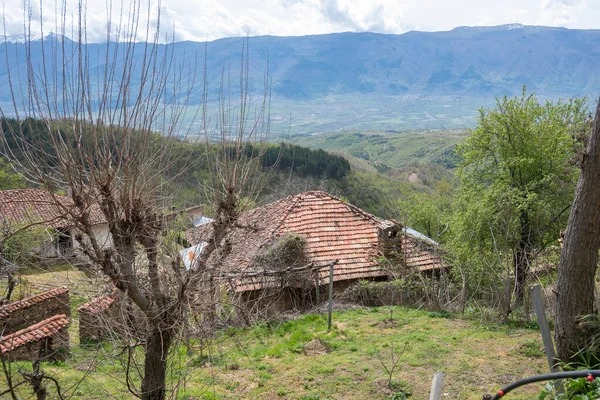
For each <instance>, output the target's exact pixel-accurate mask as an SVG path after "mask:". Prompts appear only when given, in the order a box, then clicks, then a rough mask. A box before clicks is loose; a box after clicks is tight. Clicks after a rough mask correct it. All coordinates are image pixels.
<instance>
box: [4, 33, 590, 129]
mask: <svg viewBox="0 0 600 400" xmlns="http://www.w3.org/2000/svg"><path fill="white" fill-rule="evenodd" d="M58 40H59V39H58V38H57V37H56V36H52V37H51V38H49V39H47V40H45V44H46V46H47V47H46V55H47V58H50V57H52V53H53V52H52V51H49V48H50V47H48V46H55V45H56V44H57V41H58ZM242 40H243V39H240V38H230V39H220V40H216V41H213V42H210V43H208V44H207V47H206V50H207V59H206V65H207V68H208V80H209V87H210V92H211V95H210V99H211V100H212V101H215V100H216V99H217V93H218V87H219V83H220V77H221V71H222V68H223V66H224V65H225V66H230V67H231V70H232V73H233V75H232V76H235V77H237V76H238V74H237V71H238V70H239V63H240V59H241V48H242V46H241V43H242ZM67 41H68V39H67ZM41 44H42V41H37V42H34V43H33V44H32V48H31V54H33V60H32V61H33V64H34V65H41V62H40V61H41V59H42V56H41V54H42V51H41V50H42V47H41ZM112 45H113V46H114V44H112ZM5 46H8V48H4V47H5ZM105 46H106V44H88V45H87V48H88V52H89V55H90V66H91V71H92V73H101V72H102V71H103V70H104V68H105V67H106V66H105V65H103V61H102V57H101V55H102V54H104V49H105ZM160 46H161V50H169V51H170V50H173V54H174V55H175V57H176V58H177V59H182V58H183V57H184V55H185V56H188V57H189V56H190V55H196V54H197V55H203V54H204V50H205V44H204V43H195V42H179V43H175V44H171V45H160ZM69 47H70V46H69V45H67V46H66V49H67V51H69ZM138 50H139V51H137V53H136V54H137V57H141V56H142V54H143V49H142V48H141V46H140V48H139V49H138ZM55 51H57V52H60V46H55ZM7 55H8V57H9V60H8V62H6V61H5V60H1V61H0V84H1V85H6V80H7V73H8V70H7V65H9V66H10V68H11V70H12V71H13V72H14V71H17V69H14V67H18V68H19V70H21V71H24V70H25V68H24V60H25V57H24V55H25V46H24V44H22V43H2V44H0V59H2V58H5V57H6V56H7ZM200 58H202V57H200ZM250 60H251V63H250V64H251V67H250V68H251V71H250V77H251V81H252V84H251V87H252V89H253V90H259V89H260V87H261V85H262V82H263V74H264V71H265V69H266V66H267V60H269V61H268V63H269V72H270V74H271V76H272V82H273V83H272V88H273V97H274V104H275V107H274V114H275V122H278V121H281V124H280V126H277V125H276V129H285V127H287V125H288V122H287V119H288V118H287V117H288V116H289V115H290V112H291V114H292V131H293V132H298V133H308V132H314V131H319V132H322V131H331V130H333V129H339V128H349V127H354V128H365V127H366V126H369V127H377V128H385V129H398V128H400V129H414V128H419V127H465V126H471V125H473V123H474V117H475V115H476V114H475V110H476V109H477V108H478V107H479V106H480V105H482V104H484V105H487V104H489V102H490V101H493V98H494V96H499V95H504V94H509V95H511V94H515V93H518V92H519V91H520V90H521V87H522V86H523V85H527V86H528V88H529V90H530V91H534V92H536V93H537V94H538V95H540V96H542V97H554V98H555V97H571V96H580V95H585V94H587V95H593V96H595V95H596V94H597V93H596V92H597V91H598V90H599V88H600V75H599V74H597V73H596V71H598V70H599V68H600V30H570V29H565V28H548V27H537V26H522V25H504V26H497V27H475V28H469V27H462V28H456V29H454V30H452V31H447V32H408V33H405V34H402V35H385V34H375V33H337V34H329V35H314V36H301V37H273V36H261V37H254V38H251V39H250ZM119 62H121V61H119ZM117 67H118V66H117ZM59 72H60V71H59ZM23 75H24V74H23ZM25 78H26V77H22V79H25ZM135 79H136V77H134V81H135ZM189 79H190V80H191V79H192V78H191V77H189ZM197 86H198V87H197V88H196V90H195V92H194V93H193V94H192V99H193V100H194V101H195V102H197V101H198V100H199V99H200V98H201V91H202V87H201V85H197ZM236 86H237V82H234V83H233V84H232V88H233V89H235V87H236ZM9 100H10V98H9V93H7V92H2V93H0V104H4V105H6V104H7V102H8V101H9ZM373 125H374V126H373Z"/></svg>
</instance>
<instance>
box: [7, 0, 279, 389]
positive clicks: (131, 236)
mask: <svg viewBox="0 0 600 400" xmlns="http://www.w3.org/2000/svg"><path fill="white" fill-rule="evenodd" d="M26 8H27V6H26ZM111 10H112V5H111V4H110V3H109V5H108V14H109V16H110V14H111ZM158 10H159V11H160V4H159V9H158ZM77 12H78V18H77V22H76V23H75V26H74V27H68V26H66V22H65V21H66V15H67V13H68V10H66V9H64V8H63V9H62V10H61V13H60V18H61V22H60V23H59V28H60V33H61V34H62V35H63V36H62V38H60V39H59V40H58V41H54V42H53V41H41V42H40V43H37V42H34V41H33V40H31V37H32V36H31V32H30V31H28V29H29V28H28V27H29V26H30V25H28V24H27V23H26V24H25V29H26V32H25V33H26V36H27V37H28V40H26V42H25V46H26V53H27V58H26V63H27V71H26V76H27V79H26V81H24V80H23V79H22V76H15V75H14V74H13V75H11V76H9V81H10V82H11V94H12V98H13V107H12V110H11V112H10V113H9V112H8V111H7V110H0V112H1V115H2V116H6V114H11V115H14V116H15V117H16V118H17V120H18V121H19V123H18V124H16V125H15V126H16V127H15V128H12V129H9V130H8V131H6V132H3V139H4V145H5V146H4V152H5V155H6V157H7V158H8V159H9V160H10V161H11V162H12V163H15V164H18V170H19V171H22V172H23V173H24V174H25V176H26V178H27V179H28V180H29V181H31V182H34V183H36V184H38V185H40V186H42V187H44V188H46V189H47V190H48V191H50V192H51V193H56V192H57V191H61V190H64V191H66V192H67V194H68V197H69V198H70V200H71V201H70V202H68V203H65V202H61V201H59V200H58V199H57V200H56V206H57V207H60V208H61V210H62V211H63V213H64V215H65V218H67V219H68V220H69V221H70V222H71V223H72V224H73V226H74V227H75V228H77V230H78V231H79V232H81V237H78V241H79V243H80V246H81V249H82V251H83V253H84V254H85V255H86V256H87V258H88V259H89V260H90V263H91V264H92V265H93V266H96V267H97V269H98V271H99V272H100V273H102V274H104V275H105V276H107V277H108V278H110V281H111V282H112V284H113V285H114V287H116V288H117V289H118V290H119V291H120V292H121V293H122V295H123V296H124V297H125V298H126V299H127V300H128V301H129V302H131V304H133V311H132V313H133V314H134V315H135V316H136V318H140V319H141V321H140V323H139V325H136V326H138V327H139V330H138V332H135V336H136V337H137V338H138V339H139V341H138V342H136V343H139V344H141V345H142V346H143V350H144V361H143V367H142V373H141V375H142V379H141V387H140V388H135V387H133V385H130V380H129V379H128V378H126V382H127V386H128V388H129V389H130V391H131V392H132V393H133V394H134V395H136V396H137V397H139V398H141V399H148V400H150V399H164V398H165V396H166V393H167V387H166V383H165V382H166V373H167V366H168V356H169V351H170V349H171V348H172V346H173V345H174V344H175V343H176V341H177V339H178V338H179V337H180V335H181V333H182V331H183V330H184V327H185V325H186V324H187V323H188V320H187V312H186V310H187V309H188V307H189V306H190V305H191V304H194V303H196V304H198V303H201V304H202V305H206V304H211V303H213V302H215V301H218V300H217V299H216V298H214V293H215V292H214V287H212V282H213V280H212V278H210V277H211V276H214V273H215V271H214V268H216V267H215V266H213V267H211V268H209V266H208V264H207V260H208V259H209V258H210V256H211V254H212V253H213V252H215V251H217V250H219V251H226V247H225V249H224V250H223V249H221V247H223V246H222V245H223V243H222V240H223V238H224V237H225V236H226V234H227V231H228V230H229V229H230V228H231V227H233V226H234V225H236V222H237V216H238V215H239V213H240V212H241V211H242V210H243V208H244V205H246V204H251V201H248V200H251V199H252V198H253V197H255V196H256V194H257V192H258V191H257V189H258V188H259V187H260V185H261V182H262V180H261V179H262V178H261V177H263V178H264V176H262V175H260V174H258V175H257V171H258V170H260V167H261V162H260V157H261V155H262V152H263V151H264V150H263V149H264V148H263V146H262V144H263V143H264V141H265V140H266V137H267V134H268V132H269V113H268V110H269V98H270V93H269V86H270V82H269V77H268V72H267V74H266V75H265V82H264V83H265V91H264V92H263V93H262V98H261V99H260V101H259V103H258V104H257V105H254V106H253V104H254V103H252V101H251V99H250V96H249V89H248V51H247V42H245V43H246V44H245V45H244V46H245V47H244V48H243V54H244V58H243V60H242V68H241V75H240V77H239V81H240V90H239V94H240V98H239V101H237V100H233V101H232V97H231V95H230V92H229V88H230V87H231V82H230V78H229V73H227V74H225V73H224V74H223V77H224V78H223V80H222V83H221V108H220V113H219V116H218V118H217V120H216V122H215V124H214V130H216V132H217V133H218V134H217V137H216V138H212V137H210V135H209V132H211V131H213V126H212V124H211V123H210V121H208V118H207V115H206V114H207V111H206V82H205V97H204V98H203V100H204V107H203V110H202V119H203V121H204V122H203V125H204V126H203V128H204V132H205V133H206V134H207V136H206V157H207V159H208V161H209V165H212V166H214V167H213V169H212V170H211V174H210V177H211V178H210V181H209V182H203V183H202V186H203V187H204V188H205V190H206V192H207V193H208V194H209V198H210V199H212V206H213V213H214V215H215V223H214V226H215V229H214V235H213V237H212V238H211V240H209V242H208V244H207V246H206V247H205V249H204V251H203V253H202V254H201V256H200V257H198V260H197V262H196V263H195V265H194V266H193V267H192V268H191V269H189V270H185V269H184V268H183V265H182V263H181V259H180V257H179V256H178V254H172V255H171V256H172V257H171V258H167V259H165V258H164V257H162V255H163V254H162V253H161V237H162V236H161V235H162V234H163V231H164V222H165V220H164V218H163V217H162V210H161V204H164V203H165V202H167V203H168V199H166V200H165V198H163V197H162V194H163V193H162V186H163V184H164V174H163V173H164V171H165V170H166V169H167V168H168V167H169V166H170V164H171V163H172V159H171V158H170V157H171V154H170V149H171V146H172V145H173V143H175V138H174V136H175V135H177V134H179V133H180V132H182V131H186V130H187V129H188V128H189V127H186V126H185V125H184V124H183V121H184V113H185V111H186V106H187V103H188V99H189V93H190V89H191V85H192V83H193V82H191V81H193V79H192V80H186V79H184V77H187V76H189V74H190V71H194V70H195V67H194V66H193V65H192V66H190V67H189V70H188V69H186V68H188V67H186V64H179V63H178V62H177V60H175V58H174V53H173V46H171V47H168V46H162V45H160V43H159V41H160V25H159V22H160V18H158V19H157V21H158V22H156V23H155V24H153V23H152V22H151V18H150V17H149V13H150V9H149V8H148V10H145V9H144V7H143V5H142V4H141V2H140V1H139V0H134V1H133V3H132V6H131V9H130V11H129V12H128V13H124V14H123V13H122V14H121V20H122V21H127V22H123V23H121V24H117V25H116V26H114V25H111V23H108V24H107V32H106V40H107V43H106V44H105V45H104V46H103V47H102V51H101V52H99V53H98V54H91V53H90V51H89V47H88V46H87V37H86V25H85V18H86V12H85V3H84V2H80V3H79V9H78V11H77ZM145 13H148V14H145ZM158 14H160V12H158ZM29 22H31V21H29ZM40 23H41V20H40ZM69 28H71V29H72V31H73V32H74V39H75V41H73V42H71V41H70V40H68V39H65V38H64V34H66V33H68V32H69ZM138 31H141V32H144V33H143V34H142V36H141V37H139V36H138V34H137V32H138ZM42 32H43V30H42ZM111 40H112V41H111ZM36 46H41V49H40V50H39V51H41V60H42V61H41V63H37V62H35V61H34V57H33V56H32V54H33V53H34V52H35V51H38V48H37V47H36ZM6 48H7V49H8V47H6ZM7 52H8V50H7ZM6 58H7V62H9V61H8V60H9V54H8V53H7V54H6ZM94 60H99V61H97V62H96V64H94ZM59 67H60V68H59ZM205 68H206V67H205ZM224 70H227V69H224ZM59 71H61V72H59ZM205 77H206V73H205ZM23 85H24V86H23ZM234 104H235V105H234ZM32 118H36V119H38V120H42V121H43V134H42V135H31V134H29V133H30V132H31V130H30V129H29V128H31V124H33V123H35V120H33V119H32ZM155 131H160V132H161V134H162V135H158V134H156V133H154V132H155ZM214 141H216V142H217V143H218V145H215V144H214ZM250 143H253V145H251V144H250ZM169 211H170V210H169ZM98 218H100V219H102V220H105V221H106V222H107V223H108V227H109V238H110V241H109V242H110V243H111V245H110V246H106V245H103V238H102V237H100V235H99V233H98V232H97V231H96V230H95V229H94V223H95V222H96V221H97V220H98ZM165 260H166V261H165ZM217 267H218V266H217ZM208 278H210V279H208ZM206 282H209V284H208V290H209V291H208V292H206V291H204V290H203V289H205V288H207V285H206ZM207 296H208V299H209V301H206V297H207ZM129 351H131V347H129ZM130 358H131V357H130ZM127 369H128V371H129V370H130V368H127Z"/></svg>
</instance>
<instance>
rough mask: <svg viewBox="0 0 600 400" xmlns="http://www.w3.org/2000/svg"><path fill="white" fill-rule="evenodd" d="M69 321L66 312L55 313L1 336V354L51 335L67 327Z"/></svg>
mask: <svg viewBox="0 0 600 400" xmlns="http://www.w3.org/2000/svg"><path fill="white" fill-rule="evenodd" d="M69 322H70V320H69V318H67V316H66V315H65V314H60V315H54V316H52V317H50V318H48V319H45V320H43V321H41V322H38V323H37V324H34V325H31V326H28V327H27V328H25V329H21V330H20V331H17V332H15V333H11V334H10V335H6V336H4V337H0V354H4V353H6V352H9V351H11V350H14V349H16V348H18V347H21V346H24V345H26V344H28V343H32V342H37V341H39V340H42V339H45V338H47V337H50V336H52V335H54V334H55V333H57V332H58V331H60V330H61V329H63V328H65V327H67V326H68V325H69Z"/></svg>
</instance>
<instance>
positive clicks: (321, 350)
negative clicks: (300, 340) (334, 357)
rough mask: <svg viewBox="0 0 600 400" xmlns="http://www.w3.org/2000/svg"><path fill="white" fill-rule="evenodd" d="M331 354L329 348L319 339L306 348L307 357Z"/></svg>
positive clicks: (308, 344) (312, 341)
mask: <svg viewBox="0 0 600 400" xmlns="http://www.w3.org/2000/svg"><path fill="white" fill-rule="evenodd" d="M329 352H331V349H330V348H329V346H327V345H326V344H325V343H323V341H322V340H321V339H319V338H317V339H313V340H311V341H310V342H308V343H307V344H306V346H304V354H306V355H307V356H318V355H321V354H327V353H329Z"/></svg>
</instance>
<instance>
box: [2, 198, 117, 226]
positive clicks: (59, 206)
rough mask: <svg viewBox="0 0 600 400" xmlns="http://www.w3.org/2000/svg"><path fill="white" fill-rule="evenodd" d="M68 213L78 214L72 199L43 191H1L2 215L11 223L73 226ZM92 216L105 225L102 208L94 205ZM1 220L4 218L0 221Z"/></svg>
mask: <svg viewBox="0 0 600 400" xmlns="http://www.w3.org/2000/svg"><path fill="white" fill-rule="evenodd" d="M69 211H71V212H73V211H75V209H74V205H73V202H72V200H71V199H70V198H68V197H65V196H61V195H58V194H54V193H50V192H48V191H47V190H42V189H14V190H1V191H0V215H2V216H4V218H6V219H7V220H8V221H9V222H15V223H26V224H28V223H42V224H44V225H48V226H51V227H53V228H63V227H68V226H71V225H72V224H71V223H70V222H69V217H68V213H69ZM90 216H91V218H92V222H93V223H94V224H101V223H104V222H105V221H106V219H105V218H104V215H103V214H102V211H101V210H100V207H99V206H98V205H94V206H93V207H92V209H91V212H90ZM0 218H2V217H0Z"/></svg>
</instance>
